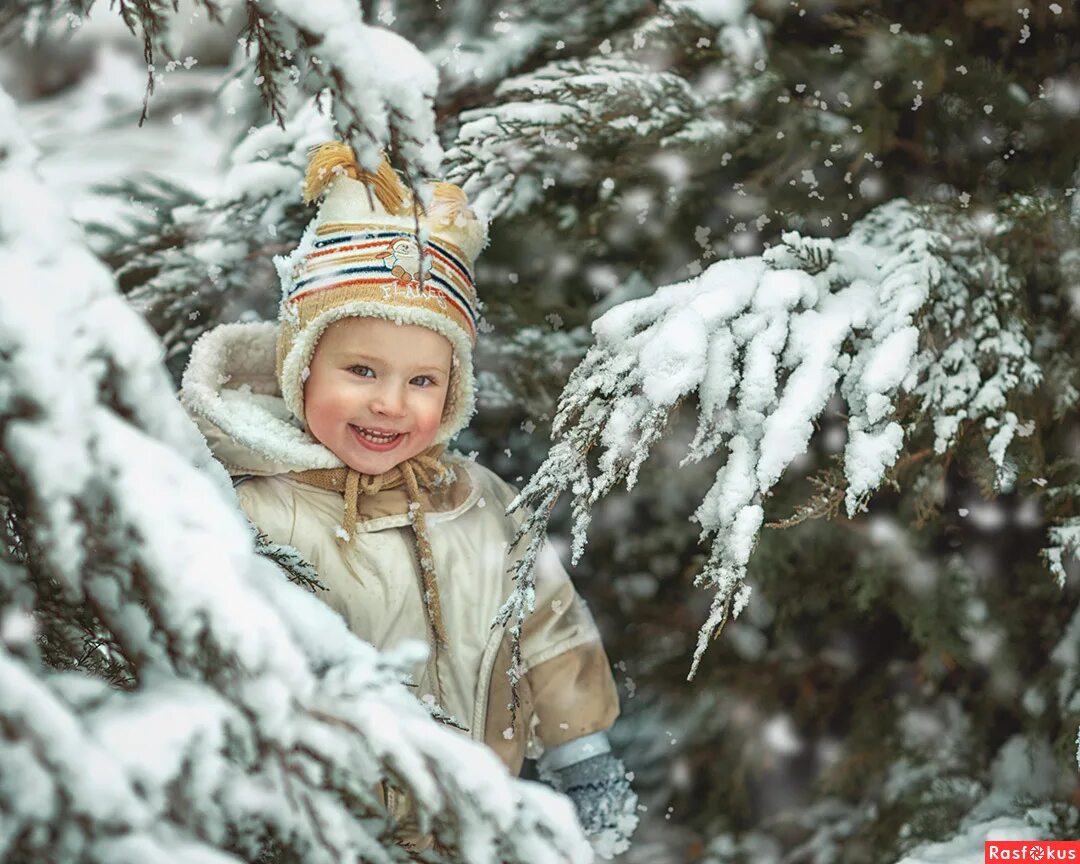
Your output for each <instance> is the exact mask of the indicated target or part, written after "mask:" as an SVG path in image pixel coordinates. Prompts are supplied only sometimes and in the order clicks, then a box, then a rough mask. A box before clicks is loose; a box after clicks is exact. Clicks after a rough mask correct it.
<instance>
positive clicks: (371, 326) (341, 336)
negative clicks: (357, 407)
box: [319, 317, 453, 362]
mask: <svg viewBox="0 0 1080 864" xmlns="http://www.w3.org/2000/svg"><path fill="white" fill-rule="evenodd" d="M319 348H321V349H322V351H323V352H331V353H333V354H335V355H363V356H365V357H368V358H379V359H383V360H387V361H391V360H417V361H419V360H423V361H424V362H432V361H438V360H441V359H444V355H445V360H446V361H447V362H449V361H450V356H451V354H452V353H453V352H452V348H451V345H450V341H449V340H448V339H447V338H446V337H445V336H443V335H442V334H440V333H436V332H435V331H434V330H431V329H429V328H427V327H421V326H418V325H415V324H398V323H397V322H394V321H387V320H384V319H381V318H361V317H349V318H342V319H340V320H338V321H335V322H334V323H333V324H331V325H330V326H329V327H327V328H326V330H325V331H324V332H323V335H322V337H321V338H320V339H319Z"/></svg>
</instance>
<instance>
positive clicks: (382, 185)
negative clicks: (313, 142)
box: [274, 141, 487, 444]
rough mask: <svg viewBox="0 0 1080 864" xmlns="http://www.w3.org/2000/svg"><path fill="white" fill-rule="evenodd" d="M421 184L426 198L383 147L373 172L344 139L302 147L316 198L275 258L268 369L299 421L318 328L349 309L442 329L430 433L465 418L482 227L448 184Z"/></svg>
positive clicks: (446, 430) (442, 437)
mask: <svg viewBox="0 0 1080 864" xmlns="http://www.w3.org/2000/svg"><path fill="white" fill-rule="evenodd" d="M424 188H425V189H426V191H427V192H429V193H430V196H431V197H430V203H429V204H428V205H427V207H426V208H425V207H424V205H423V204H422V203H421V201H419V200H416V199H414V197H413V195H412V193H411V192H410V190H409V189H407V188H406V187H405V185H404V184H403V183H402V182H401V179H400V178H399V177H398V175H397V173H396V172H395V171H394V169H393V168H391V167H390V163H389V162H387V160H386V157H385V156H384V157H383V158H382V162H381V164H380V165H379V168H378V171H377V172H376V173H374V174H372V173H371V172H369V171H367V170H365V169H364V168H362V167H360V164H359V163H358V162H357V161H356V156H355V154H354V153H353V150H352V148H351V147H349V146H348V145H347V144H343V143H341V142H338V141H333V142H330V143H327V144H322V145H320V146H318V147H316V148H313V150H312V151H311V152H310V161H309V163H308V169H307V174H306V177H305V183H304V200H305V201H312V200H314V199H316V198H318V197H319V195H321V194H323V193H325V195H324V197H323V201H322V204H321V205H320V207H319V211H318V213H317V214H316V216H315V218H314V219H313V220H312V221H311V223H310V224H309V225H308V227H307V229H306V230H305V232H304V236H303V237H302V238H301V240H300V244H299V245H298V246H297V247H296V249H294V250H293V252H292V253H291V254H289V255H287V256H283V257H277V258H275V259H274V263H275V264H276V265H277V269H278V275H279V277H280V279H281V290H282V296H281V306H280V308H279V312H278V319H279V324H280V326H279V328H278V343H277V377H278V383H279V384H280V386H281V393H282V396H283V397H284V399H285V404H286V405H287V406H288V408H289V410H290V411H292V413H293V414H294V415H295V416H296V417H297V418H298V419H299V420H300V421H301V422H305V420H304V381H306V380H307V375H308V364H309V363H310V362H311V357H312V354H314V352H315V346H316V345H317V344H318V341H319V338H320V337H321V336H322V334H323V332H324V331H325V330H326V328H327V327H329V326H330V325H331V324H332V323H334V322H335V321H338V320H340V319H342V318H347V317H353V316H355V317H373V318H383V319H386V320H387V321H394V322H396V323H398V324H417V325H419V326H421V327H427V328H429V329H431V330H434V331H435V332H436V333H439V334H441V335H443V336H445V337H446V339H447V340H448V341H449V342H450V345H451V347H452V349H453V361H452V364H451V370H450V382H449V387H448V389H447V395H446V405H445V407H444V409H443V416H442V424H441V425H440V426H439V430H438V433H437V434H436V437H435V443H436V444H440V443H445V442H446V441H448V440H449V439H451V438H452V437H453V436H454V435H456V434H457V433H458V432H460V431H461V430H462V429H463V428H464V427H465V426H466V424H468V422H469V418H470V417H471V416H472V414H473V411H474V407H475V395H474V387H473V364H472V349H473V345H475V344H476V327H477V322H478V319H479V301H478V298H477V296H476V288H475V285H474V283H473V275H472V266H473V262H474V261H475V260H476V256H477V255H478V254H479V252H480V250H481V249H482V248H483V247H484V245H485V244H486V242H487V231H486V226H485V225H484V224H483V223H482V222H481V221H480V220H478V219H477V218H476V216H475V215H474V214H473V212H472V210H470V209H469V206H468V201H467V200H466V198H465V193H464V192H462V191H461V189H459V188H458V187H457V186H455V185H454V184H452V183H442V182H433V183H429V184H427V185H426V186H425V187H424ZM421 196H422V197H426V194H425V193H421Z"/></svg>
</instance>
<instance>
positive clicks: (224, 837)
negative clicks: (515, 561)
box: [0, 92, 590, 864]
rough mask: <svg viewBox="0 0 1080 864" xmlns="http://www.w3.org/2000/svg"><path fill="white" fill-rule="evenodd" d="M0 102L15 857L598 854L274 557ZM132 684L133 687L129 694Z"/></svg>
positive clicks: (2, 655) (2, 667)
mask: <svg viewBox="0 0 1080 864" xmlns="http://www.w3.org/2000/svg"><path fill="white" fill-rule="evenodd" d="M34 160H35V153H34V150H33V148H32V147H31V146H30V144H29V141H28V139H27V138H26V136H25V135H23V134H22V133H21V132H20V131H19V124H18V122H17V117H16V112H15V106H14V103H13V102H12V101H11V100H10V98H8V97H7V95H6V94H4V93H2V92H0V186H2V188H3V189H4V190H5V195H4V196H3V199H2V200H0V267H2V268H3V272H4V274H5V278H4V280H3V282H2V283H0V512H2V514H3V516H4V519H3V523H2V524H3V532H4V543H3V546H2V547H0V777H3V778H4V782H0V858H2V859H4V860H20V861H31V860H33V861H54V862H58V864H63V862H69V861H89V862H102V864H105V862H108V864H123V862H132V864H135V862H139V864H146V862H166V861H167V862H173V864H175V862H196V861H198V862H200V864H207V862H227V861H241V860H255V859H256V858H257V857H258V856H259V855H260V854H262V853H263V852H265V851H266V850H267V849H271V850H272V849H275V848H276V849H277V850H279V851H280V852H281V853H282V854H283V855H284V857H285V859H286V860H302V861H305V862H328V864H329V862H333V864H339V862H346V861H359V860H364V861H396V860H407V856H406V854H405V853H404V851H403V850H402V849H401V848H399V847H398V846H396V845H395V843H394V842H393V841H392V839H391V836H390V834H391V829H390V826H389V825H388V824H387V820H386V817H385V813H384V811H383V809H382V807H381V805H380V804H379V801H378V799H377V795H376V785H377V784H378V783H379V781H380V780H384V779H385V780H386V781H388V782H389V783H391V784H392V785H394V786H396V787H398V788H400V789H402V790H404V791H406V792H407V793H408V794H409V795H410V796H412V798H413V799H414V800H415V801H416V802H417V804H418V809H419V818H420V821H421V828H422V829H428V828H429V829H430V830H432V831H433V832H434V834H435V836H436V838H437V839H438V840H439V842H441V843H442V844H443V845H444V846H446V847H448V848H449V849H450V850H451V852H452V853H453V854H454V855H455V857H457V858H459V859H465V860H469V861H490V862H496V861H522V862H524V861H529V862H536V861H550V862H563V861H586V860H589V858H590V852H589V849H588V846H587V844H586V843H585V841H584V839H583V838H582V836H581V835H580V833H579V829H578V828H577V827H576V821H575V819H574V817H573V814H572V810H571V807H570V805H569V803H568V802H567V801H566V800H565V799H563V798H561V796H558V795H557V794H555V793H554V792H552V791H550V790H547V789H546V788H544V787H541V786H539V785H537V784H532V783H527V782H521V781H516V780H512V779H511V778H510V777H509V775H508V774H507V773H506V772H505V770H504V769H503V768H502V767H501V765H500V764H499V763H498V762H497V761H496V759H495V757H494V756H493V754H491V753H490V752H489V751H487V750H486V749H484V748H482V747H480V746H478V745H475V744H473V743H471V742H470V741H468V740H466V739H465V738H464V737H462V736H460V735H459V734H458V733H456V732H454V731H452V730H449V729H445V728H443V727H441V726H439V725H438V724H437V723H436V722H435V721H434V720H433V719H431V717H430V716H429V715H428V714H427V712H426V711H425V710H424V708H423V707H422V706H421V704H420V703H419V702H418V701H417V700H416V699H414V698H413V697H412V695H411V694H410V693H409V692H408V691H407V689H406V688H405V687H404V686H403V685H402V684H401V683H399V682H400V675H401V671H400V670H401V668H403V667H402V664H403V663H407V662H410V661H409V660H408V659H407V658H406V657H405V656H404V654H401V655H399V656H383V655H379V654H378V653H377V652H376V651H375V650H374V649H373V648H372V647H371V646H369V645H367V644H366V643H364V642H362V641H361V640H359V639H357V638H356V637H354V636H353V635H352V634H350V633H349V632H348V631H347V629H346V628H345V625H344V623H343V622H342V621H341V620H340V619H339V618H338V617H337V616H336V615H334V614H333V613H332V612H331V611H330V610H329V609H328V608H327V607H326V606H325V605H324V604H322V603H321V602H320V601H319V600H318V599H317V598H315V597H314V596H312V595H311V594H310V593H308V592H306V591H305V590H304V589H302V588H300V587H297V586H295V585H292V584H290V583H289V582H288V581H287V580H286V579H284V578H283V576H282V575H281V573H280V571H279V570H278V569H277V568H276V567H274V566H273V564H271V563H269V562H268V561H266V560H265V559H262V558H260V557H258V556H257V555H255V554H254V551H253V548H252V537H251V535H250V533H249V530H248V528H247V526H246V525H245V523H244V522H243V519H242V517H241V516H240V513H239V510H238V508H237V506H236V504H235V501H234V500H233V498H232V491H231V487H230V486H229V484H228V480H227V478H226V477H225V475H224V474H223V473H221V471H220V469H218V468H215V466H214V463H213V462H212V460H211V458H210V455H209V452H208V451H207V450H206V447H205V444H204V443H203V442H202V440H201V438H200V437H199V435H198V433H197V432H196V430H195V428H194V427H193V426H192V425H191V424H190V422H189V421H188V420H187V418H186V417H185V416H184V414H183V412H182V409H181V408H180V406H179V404H178V403H177V402H176V400H175V398H174V396H173V393H172V385H171V382H170V380H169V378H168V376H167V375H166V373H165V371H164V367H163V366H162V364H161V356H162V351H161V347H160V344H159V343H158V342H157V340H156V338H155V337H154V335H153V333H152V332H151V330H150V329H149V327H148V326H147V325H146V323H145V322H144V321H143V320H142V319H141V318H140V317H139V316H138V315H137V314H136V313H135V312H134V311H133V310H132V309H131V308H130V307H129V306H128V305H127V304H126V303H125V302H124V301H123V300H122V299H121V297H120V296H119V294H118V293H117V292H116V288H115V285H114V283H113V280H112V277H111V276H110V274H109V273H108V271H107V270H106V268H105V267H104V266H103V265H102V264H101V263H100V262H98V261H97V260H96V259H94V258H93V256H92V255H90V253H89V252H87V251H86V249H85V248H84V247H83V245H82V238H81V237H80V236H79V234H78V231H77V230H76V229H75V228H74V227H73V226H72V225H71V223H70V222H69V221H68V220H67V219H66V216H65V213H64V209H63V206H62V202H61V201H59V200H57V199H55V198H53V197H51V193H50V192H49V190H47V189H46V188H45V187H44V186H43V185H42V184H41V183H40V182H39V181H38V179H37V178H36V176H35V173H34V170H33V163H34ZM111 685H112V686H111Z"/></svg>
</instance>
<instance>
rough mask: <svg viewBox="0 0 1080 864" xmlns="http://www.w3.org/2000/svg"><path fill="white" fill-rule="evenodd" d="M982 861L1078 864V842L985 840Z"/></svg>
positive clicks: (988, 862) (1079, 859)
mask: <svg viewBox="0 0 1080 864" xmlns="http://www.w3.org/2000/svg"><path fill="white" fill-rule="evenodd" d="M983 861H984V862H985V864H990V862H992V861H1007V862H1009V864H1027V862H1031V864H1046V862H1051V861H1076V862H1078V864H1080V840H987V841H986V842H985V843H984V844H983Z"/></svg>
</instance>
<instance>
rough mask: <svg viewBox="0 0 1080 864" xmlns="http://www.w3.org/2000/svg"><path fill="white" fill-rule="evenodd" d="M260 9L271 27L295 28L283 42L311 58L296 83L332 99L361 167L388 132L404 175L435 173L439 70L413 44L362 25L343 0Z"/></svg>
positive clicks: (271, 0)
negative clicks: (300, 48) (270, 20)
mask: <svg viewBox="0 0 1080 864" xmlns="http://www.w3.org/2000/svg"><path fill="white" fill-rule="evenodd" d="M256 5H258V4H256ZM263 5H265V7H266V9H265V14H266V17H268V18H269V17H272V18H273V24H274V25H275V26H277V27H282V28H292V29H294V30H295V37H294V39H292V40H288V41H292V42H295V43H299V44H301V45H303V46H304V49H305V52H306V54H307V56H308V57H309V58H314V59H312V60H311V65H312V68H311V70H309V71H310V73H311V74H309V75H307V76H299V80H300V81H301V82H302V83H303V85H304V87H305V88H307V92H308V94H309V95H311V96H316V95H318V94H319V93H320V92H321V91H322V90H323V88H330V89H331V90H332V92H333V93H334V94H335V95H336V96H337V100H336V101H335V104H334V119H335V120H336V122H337V126H338V128H339V129H340V130H341V131H342V134H343V135H344V136H345V138H346V139H347V140H348V141H349V143H350V144H352V145H353V147H354V148H355V149H356V154H357V157H358V158H359V160H360V162H361V164H363V165H365V166H366V167H368V168H370V169H371V170H374V169H375V168H377V167H378V164H379V151H380V150H381V149H382V148H384V147H386V146H387V145H388V144H389V143H390V140H391V134H392V133H393V135H394V136H395V137H396V140H397V142H398V147H399V149H400V155H401V157H402V159H403V160H404V161H405V162H406V163H407V164H408V165H409V166H410V170H412V166H415V167H416V168H420V169H424V170H427V171H431V172H433V171H434V170H435V169H436V168H437V166H438V164H439V159H440V157H441V156H442V150H441V148H440V147H439V143H438V138H437V136H436V134H435V111H434V107H433V100H434V98H435V90H436V88H437V87H438V80H439V79H438V73H437V72H436V71H435V67H434V66H433V65H432V64H431V62H430V61H429V60H428V59H427V58H426V57H424V55H423V54H422V53H421V52H420V50H419V49H418V48H417V47H416V46H415V45H413V44H412V43H411V42H409V41H408V40H407V39H405V38H404V37H403V36H400V35H398V34H397V33H394V32H393V31H392V30H388V29H386V28H383V27H376V26H371V25H369V24H365V23H364V20H363V10H362V9H361V8H360V6H358V5H357V4H355V3H350V2H348V0H325V2H321V3H307V2H304V0H266V2H265V3H264V4H263ZM275 13H276V14H275ZM309 79H310V80H309Z"/></svg>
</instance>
